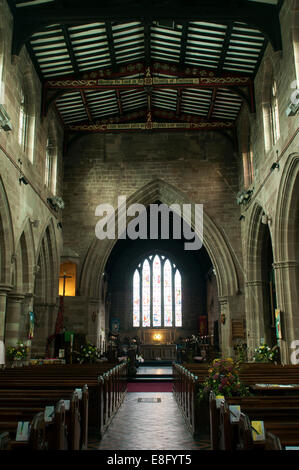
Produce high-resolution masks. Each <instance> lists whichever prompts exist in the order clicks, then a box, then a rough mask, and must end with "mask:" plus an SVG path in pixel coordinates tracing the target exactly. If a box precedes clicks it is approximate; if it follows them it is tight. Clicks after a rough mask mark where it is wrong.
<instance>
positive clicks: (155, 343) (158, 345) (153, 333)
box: [138, 328, 176, 361]
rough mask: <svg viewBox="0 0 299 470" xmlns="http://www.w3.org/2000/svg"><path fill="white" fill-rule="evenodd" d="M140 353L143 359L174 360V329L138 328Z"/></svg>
mask: <svg viewBox="0 0 299 470" xmlns="http://www.w3.org/2000/svg"><path fill="white" fill-rule="evenodd" d="M138 336H139V338H140V341H141V346H140V353H141V355H142V356H143V358H144V360H145V361H155V360H162V361H174V360H175V359H176V345H175V344H174V343H175V330H174V329H173V328H159V329H157V328H147V329H141V330H139V335H138Z"/></svg>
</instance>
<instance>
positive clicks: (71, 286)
mask: <svg viewBox="0 0 299 470" xmlns="http://www.w3.org/2000/svg"><path fill="white" fill-rule="evenodd" d="M76 277H77V265H76V263H72V262H71V261H66V262H65V263H62V264H61V265H60V276H59V295H65V296H66V297H70V296H75V295H76Z"/></svg>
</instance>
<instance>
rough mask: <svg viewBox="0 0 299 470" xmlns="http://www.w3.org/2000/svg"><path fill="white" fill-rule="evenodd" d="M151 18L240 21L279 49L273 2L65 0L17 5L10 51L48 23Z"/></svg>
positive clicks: (16, 48) (145, 19)
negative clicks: (61, 4)
mask: <svg viewBox="0 0 299 470" xmlns="http://www.w3.org/2000/svg"><path fill="white" fill-rule="evenodd" d="M141 18H143V20H144V21H153V20H154V19H169V20H174V21H177V22H182V21H183V22H185V21H207V22H209V21H210V22H221V23H222V24H223V23H229V22H231V21H241V22H244V23H246V24H248V25H250V26H253V27H256V28H258V29H259V30H260V31H261V32H262V33H263V34H264V35H265V36H266V37H267V38H268V39H269V40H270V42H271V44H272V46H273V49H274V50H275V51H277V50H282V39H281V28H280V22H279V10H278V8H277V6H276V5H270V4H264V3H257V2H248V1H246V2H245V1H244V0H227V1H225V2H224V1H223V0H201V2H195V1H190V2H186V1H183V0H164V1H163V2H148V0H140V1H139V2H138V3H136V2H135V1H134V0H124V1H122V2H117V3H116V2H115V1H113V0H103V1H102V2H101V4H100V5H99V2H98V0H85V2H84V4H82V2H81V0H80V1H79V0H72V1H70V0H64V2H63V6H60V7H58V6H57V5H56V4H54V5H53V6H52V5H41V6H31V7H26V8H17V9H16V10H15V12H14V34H13V43H12V54H17V55H18V54H19V53H20V50H21V48H22V46H23V45H24V43H25V42H26V41H27V40H28V39H29V38H30V36H31V35H32V34H33V33H35V32H37V31H40V30H42V29H43V28H45V27H46V26H49V25H51V24H57V23H58V24H63V25H71V24H73V25H79V24H87V23H93V22H94V21H95V20H96V21H103V22H105V21H119V22H125V21H135V20H136V21H140V19H141Z"/></svg>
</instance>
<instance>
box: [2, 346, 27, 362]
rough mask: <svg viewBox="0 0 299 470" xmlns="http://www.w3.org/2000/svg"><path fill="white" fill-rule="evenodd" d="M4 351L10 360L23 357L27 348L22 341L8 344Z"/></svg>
mask: <svg viewBox="0 0 299 470" xmlns="http://www.w3.org/2000/svg"><path fill="white" fill-rule="evenodd" d="M6 352H7V357H8V359H9V360H10V361H14V360H19V359H25V358H26V356H27V348H26V346H24V344H23V343H18V345H17V346H9V347H8V348H7V351H6Z"/></svg>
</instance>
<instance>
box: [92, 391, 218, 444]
mask: <svg viewBox="0 0 299 470" xmlns="http://www.w3.org/2000/svg"><path fill="white" fill-rule="evenodd" d="M89 448H90V449H92V450H95V449H97V450H156V449H159V450H199V449H206V450H208V449H209V448H210V441H209V439H208V438H207V440H204V441H203V440H202V441H200V442H196V441H195V440H194V439H193V438H192V436H191V434H190V433H189V431H188V429H187V428H186V425H185V422H184V419H183V417H182V415H181V413H180V410H179V408H178V406H177V404H176V402H175V399H174V398H173V394H172V393H141V392H139V393H128V394H127V395H126V398H125V400H124V402H123V404H122V406H121V408H120V409H119V411H118V412H117V414H116V416H115V417H114V419H113V421H112V423H111V425H110V426H109V428H108V430H107V431H106V433H105V434H104V436H103V439H102V440H101V441H100V442H95V441H90V443H89Z"/></svg>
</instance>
